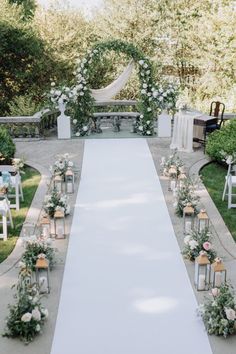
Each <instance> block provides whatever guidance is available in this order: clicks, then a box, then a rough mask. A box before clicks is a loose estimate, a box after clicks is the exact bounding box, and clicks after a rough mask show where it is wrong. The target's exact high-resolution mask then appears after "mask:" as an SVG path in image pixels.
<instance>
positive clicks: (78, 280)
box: [51, 139, 211, 354]
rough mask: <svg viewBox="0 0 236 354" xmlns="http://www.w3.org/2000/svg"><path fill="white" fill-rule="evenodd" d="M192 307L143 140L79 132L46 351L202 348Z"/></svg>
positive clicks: (134, 353) (204, 342)
mask: <svg viewBox="0 0 236 354" xmlns="http://www.w3.org/2000/svg"><path fill="white" fill-rule="evenodd" d="M196 308H197V303H196V300H195V297H194V294H193V290H192V288H191V285H190V282H189V279H188V276H187V272H186V269H185V266H184V263H183V260H182V256H181V255H180V250H179V247H178V244H177V242H176V238H175V235H174V231H173V228H172V224H171V220H170V217H169V214H168V211H167V207H166V204H165V200H164V196H163V193H162V190H161V186H160V182H159V179H158V177H157V174H156V171H155V167H154V164H153V160H152V157H151V154H150V151H149V148H148V145H147V143H146V140H145V139H122V140H118V139H116V140H87V141H86V143H85V152H84V161H83V169H82V177H81V183H80V188H79V193H78V196H77V205H76V208H75V213H74V219H73V225H72V232H71V236H70V242H69V249H68V254H67V260H66V267H65V273H64V279H63V285H62V293H61V299H60V306H59V313H58V318H57V324H56V330H55V335H54V341H53V345H52V351H51V354H190V353H191V354H198V353H204V354H209V353H211V348H210V345H209V342H208V338H207V335H206V333H205V331H204V328H203V324H202V322H201V321H200V319H199V318H198V317H197V316H196Z"/></svg>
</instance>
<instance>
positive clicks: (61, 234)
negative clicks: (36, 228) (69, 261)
mask: <svg viewBox="0 0 236 354" xmlns="http://www.w3.org/2000/svg"><path fill="white" fill-rule="evenodd" d="M57 237H58V238H62V237H63V227H62V226H59V227H58V229H57Z"/></svg>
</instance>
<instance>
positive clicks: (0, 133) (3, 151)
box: [0, 128, 16, 164]
mask: <svg viewBox="0 0 236 354" xmlns="http://www.w3.org/2000/svg"><path fill="white" fill-rule="evenodd" d="M15 151H16V147H15V144H14V142H13V140H12V138H11V136H10V134H9V133H8V131H7V130H6V129H4V128H0V164H9V163H11V159H12V158H13V157H14V154H15Z"/></svg>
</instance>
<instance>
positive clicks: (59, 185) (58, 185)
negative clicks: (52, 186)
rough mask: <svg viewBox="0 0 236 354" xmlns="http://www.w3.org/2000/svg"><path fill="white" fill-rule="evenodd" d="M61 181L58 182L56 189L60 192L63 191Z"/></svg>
mask: <svg viewBox="0 0 236 354" xmlns="http://www.w3.org/2000/svg"><path fill="white" fill-rule="evenodd" d="M61 187H62V186H61V183H56V190H57V192H58V193H61V192H62V188H61Z"/></svg>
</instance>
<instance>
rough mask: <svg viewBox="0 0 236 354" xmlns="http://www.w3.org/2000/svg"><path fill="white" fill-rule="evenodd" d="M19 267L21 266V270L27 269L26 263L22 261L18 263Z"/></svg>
mask: <svg viewBox="0 0 236 354" xmlns="http://www.w3.org/2000/svg"><path fill="white" fill-rule="evenodd" d="M18 266H19V267H20V268H25V267H26V264H25V263H24V262H22V261H20V262H19V263H18Z"/></svg>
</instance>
